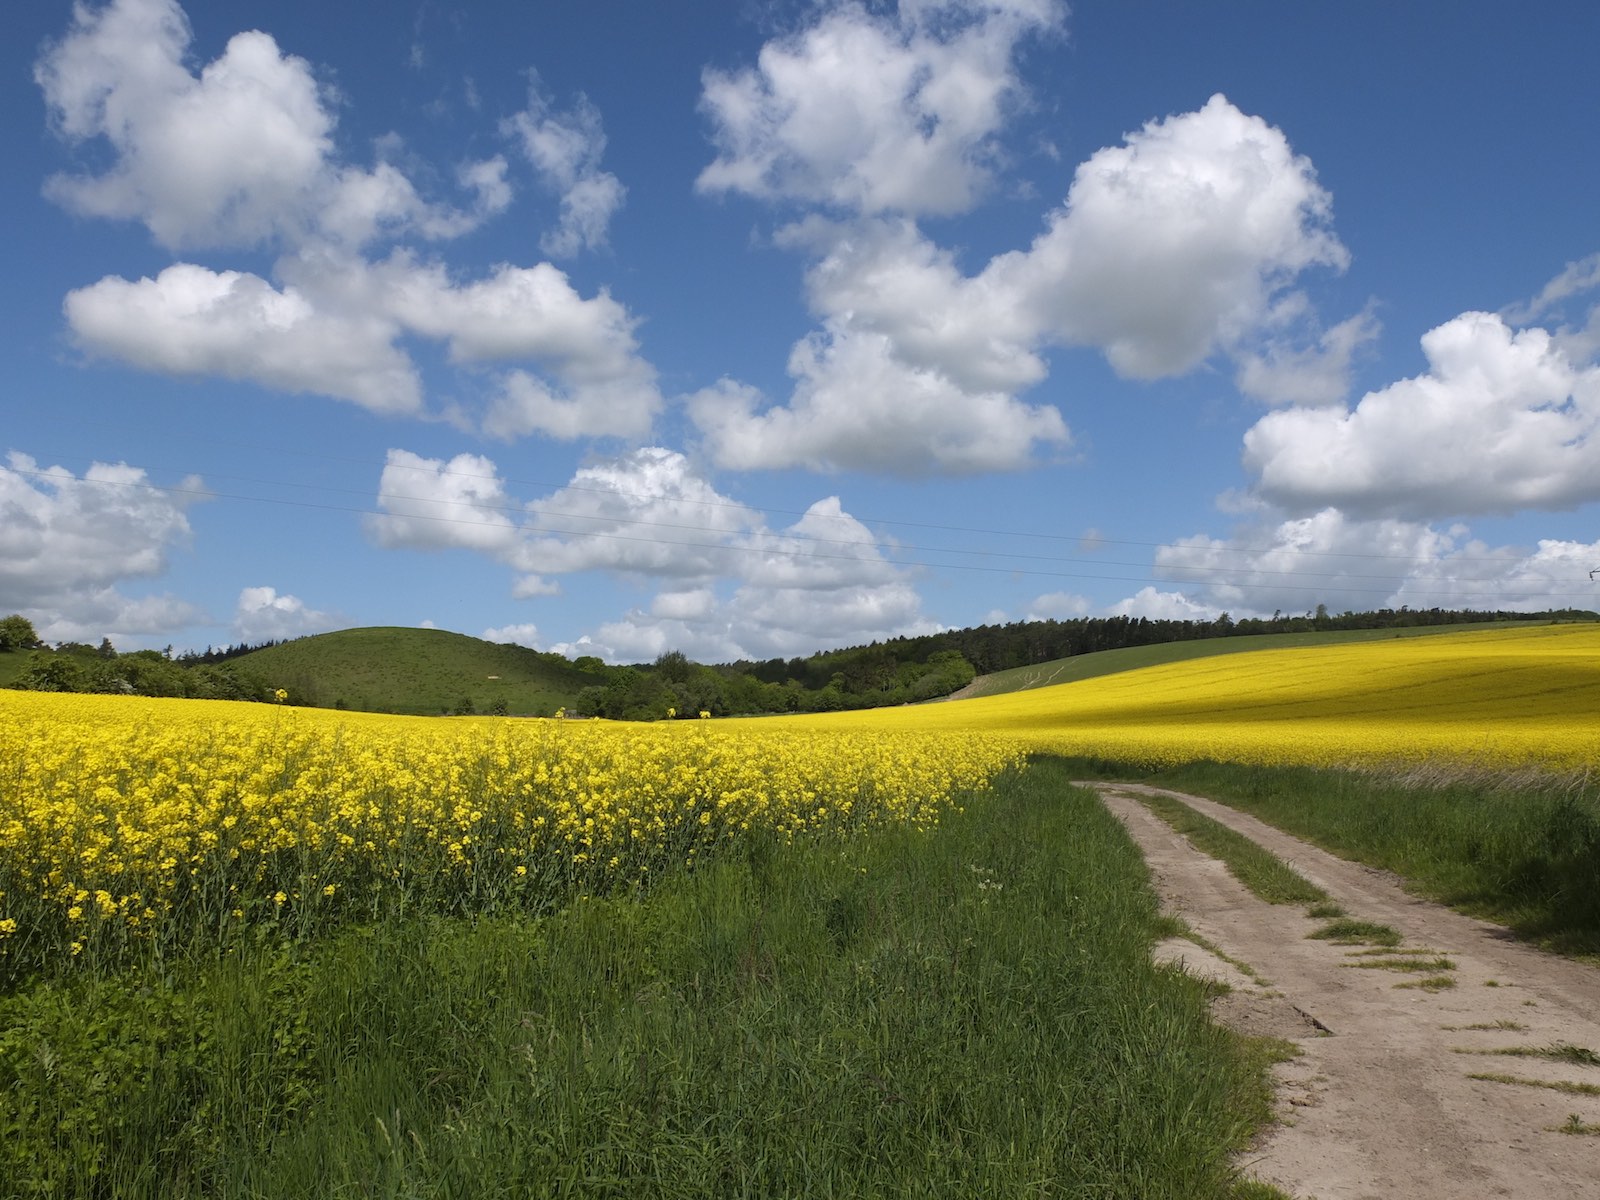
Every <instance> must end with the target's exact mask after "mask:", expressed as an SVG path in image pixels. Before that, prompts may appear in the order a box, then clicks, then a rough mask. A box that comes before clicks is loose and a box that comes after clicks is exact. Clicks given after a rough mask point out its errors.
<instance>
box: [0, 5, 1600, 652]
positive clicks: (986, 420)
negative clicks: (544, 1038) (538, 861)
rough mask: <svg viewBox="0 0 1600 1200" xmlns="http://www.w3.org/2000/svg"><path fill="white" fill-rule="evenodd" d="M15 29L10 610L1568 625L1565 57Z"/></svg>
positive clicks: (1482, 41) (533, 618) (1280, 20)
mask: <svg viewBox="0 0 1600 1200" xmlns="http://www.w3.org/2000/svg"><path fill="white" fill-rule="evenodd" d="M382 9H383V16H382V18H381V19H376V20H375V19H374V17H373V16H372V13H373V11H374V10H373V8H372V7H371V6H365V7H363V8H360V9H357V8H354V7H345V6H337V5H328V4H308V3H301V2H299V0H276V2H274V3H265V2H264V0H262V2H258V0H229V2H227V3H213V4H209V5H205V6H200V5H198V4H194V3H192V2H191V5H190V7H189V9H187V10H185V9H184V8H182V7H180V6H179V5H178V4H177V3H174V2H171V0H115V2H113V3H109V4H105V3H88V4H80V5H67V4H55V3H45V2H39V3H32V4H28V5H24V6H20V7H19V9H18V10H17V11H13V12H12V13H11V14H10V17H9V21H8V36H7V37H6V39H5V40H4V45H3V48H0V55H3V59H0V61H3V65H4V70H3V73H0V88H3V89H4V92H3V99H0V114H3V117H0V121H3V124H0V134H3V137H4V152H5V155H6V161H8V162H9V163H11V166H10V168H9V169H8V170H7V171H6V172H5V173H4V176H3V179H0V218H3V220H4V223H5V228H6V230H7V232H8V237H7V239H6V244H7V262H8V268H7V270H6V271H5V272H4V273H3V275H0V318H3V319H0V338H3V339H4V353H5V360H6V362H7V364H8V368H9V369H8V372H7V378H6V380H5V382H4V384H3V385H0V386H3V387H4V389H5V391H4V393H3V394H4V395H5V397H6V404H5V417H4V421H3V423H0V431H3V441H4V445H3V446H0V453H3V454H5V455H6V457H5V458H4V459H3V460H0V611H6V612H9V611H21V612H23V613H25V614H26V615H28V616H29V617H30V618H31V619H32V620H33V621H34V622H35V624H36V626H37V627H38V628H39V630H40V632H41V633H42V634H43V635H44V636H45V637H46V638H48V639H50V640H52V641H56V640H63V639H74V640H87V641H96V642H97V641H98V640H99V639H100V638H101V637H103V636H110V637H111V638H112V640H113V641H114V642H115V643H116V644H117V645H118V647H119V648H122V649H132V648H138V647H142V646H156V647H160V646H164V645H169V644H170V645H174V646H176V647H178V648H180V649H181V648H196V649H198V648H201V647H204V646H205V645H207V644H212V645H222V644H225V643H230V642H235V641H238V640H241V639H243V640H250V641H258V640H261V639H264V638H269V637H271V638H277V637H288V636H296V635H299V634H302V633H312V632H318V631H321V630H325V629H331V628H340V627H346V626H353V625H378V624H393V625H435V626H438V627H440V628H446V629H454V630H458V631H461V632H464V633H470V634H473V635H478V636H488V637H492V638H497V639H502V640H515V641H518V642H521V643H523V644H526V645H531V646H536V647H538V648H540V649H555V650H559V651H562V652H564V653H569V654H574V655H575V654H584V653H596V654H600V655H602V656H604V657H606V658H608V659H611V660H614V661H641V660H649V659H653V658H655V657H656V656H657V655H658V654H660V653H661V652H663V651H665V650H668V649H680V650H683V651H684V652H686V653H688V654H689V655H691V656H692V657H695V658H698V659H701V660H702V661H726V660H730V659H734V658H739V657H750V658H767V657H773V656H779V655H781V656H785V657H787V656H792V655H795V654H806V653H809V652H811V651H814V650H817V649H822V648H825V647H829V646H837V645H845V644H856V643H862V642H867V641H872V640H874V639H879V638H883V637H890V636H894V635H897V634H908V633H918V632H926V631H930V630H934V629H939V628H945V627H957V626H964V625H973V624H978V623H982V622H985V621H1010V620H1023V619H1028V618H1034V617H1046V616H1054V617H1069V616H1078V615H1094V614H1107V613H1117V612H1128V613H1133V614H1143V615H1149V616H1198V617H1210V616H1214V615H1216V614H1217V613H1220V612H1222V611H1228V612H1231V613H1232V614H1233V615H1234V616H1235V617H1239V616H1243V615H1246V614H1271V613H1272V612H1274V611H1278V610H1281V611H1284V612H1304V611H1308V610H1310V609H1312V608H1315V607H1316V606H1317V605H1318V604H1326V605H1327V606H1328V607H1329V608H1330V609H1333V610H1334V611H1342V610H1344V609H1347V608H1350V609H1365V608H1373V607H1379V606H1383V605H1394V606H1398V605H1401V604H1409V605H1411V606H1413V607H1428V606H1433V605H1446V606H1451V607H1470V608H1512V609H1526V608H1543V607H1548V606H1558V607H1559V606H1579V607H1596V606H1597V604H1596V593H1595V587H1596V585H1594V584H1591V583H1590V580H1589V571H1590V570H1592V569H1594V568H1596V567H1600V541H1597V539H1600V532H1597V531H1596V529H1595V528H1594V516H1595V514H1596V512H1597V505H1596V501H1597V500H1600V366H1597V360H1600V220H1597V218H1600V153H1597V150H1600V145H1597V142H1600V132H1597V131H1600V125H1597V123H1596V117H1597V115H1600V103H1597V102H1600V82H1597V78H1600V77H1597V76H1596V73H1595V72H1594V70H1593V68H1592V61H1591V59H1592V52H1593V47H1594V46H1596V45H1600V8H1597V7H1596V6H1595V5H1592V4H1589V3H1579V2H1573V3H1549V4H1544V5H1540V6H1538V8H1537V10H1530V11H1529V12H1528V13H1513V12H1511V11H1510V10H1507V9H1506V8H1505V7H1504V6H1503V5H1499V4H1490V3H1478V2H1476V0H1467V2H1456V0H1452V2H1448V3H1447V2H1439V3H1423V2H1417V3H1411V4H1406V5H1393V4H1388V3H1376V2H1372V3H1367V2H1362V0H1357V2H1354V3H1340V4H1333V3H1326V4H1324V3H1309V4H1282V3H1266V2H1262V3H1234V4H1225V5H1224V4H1218V5H1197V4H1192V3H1179V2H1176V0H1173V2H1170V3H1163V2H1156V0H1150V2H1139V3H1113V2H1112V0H1083V2H1082V3H1077V4H1074V5H1072V6H1071V7H1070V9H1069V8H1068V7H1067V6H1064V5H1061V4H1058V3H1053V2H1052V0H989V2H987V3H980V2H978V0H948V2H938V0H903V2H902V3H900V4H899V5H898V6H896V5H895V4H891V3H871V4H866V5H862V4H845V3H782V4H770V5H755V4H750V3H737V4H731V3H730V4H722V3H705V4H693V5H689V4H683V5H673V4H668V5H637V4H622V3H619V2H617V0H597V2H592V3H585V4H581V5H579V4H564V5H533V4H524V3H509V2H507V3H470V4H467V3H463V4H450V3H444V2H442V0H425V2H421V3H418V2H411V0H408V2H398V0H396V2H393V3H387V4H385V5H383V6H382Z"/></svg>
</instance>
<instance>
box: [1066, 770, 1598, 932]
mask: <svg viewBox="0 0 1600 1200" xmlns="http://www.w3.org/2000/svg"><path fill="white" fill-rule="evenodd" d="M1074 770H1075V771H1077V772H1078V777H1079V778H1084V777H1086V776H1087V775H1088V774H1089V773H1091V772H1098V773H1101V774H1104V775H1106V776H1109V777H1113V778H1115V777H1119V776H1120V777H1126V778H1139V779H1144V780H1146V781H1147V782H1150V783H1155V784H1159V785H1160V786H1162V787H1169V788H1174V789H1177V790H1180V791H1187V792H1194V793H1196V794H1198V795H1202V796H1207V797H1210V798H1212V799H1215V800H1219V801H1221V802H1223V803H1225V804H1228V805H1230V806H1232V807H1234V808H1237V809H1240V810H1242V811H1244V812H1248V813H1250V814H1251V815H1253V816H1256V817H1259V818H1260V819H1261V820H1263V821H1266V822H1267V823H1269V824H1271V825H1275V826H1277V827H1278V828H1279V829H1282V830H1285V831H1286V832H1288V833H1292V834H1294V835H1295V836H1297V837H1302V838H1305V839H1306V840H1307V841H1310V842H1313V843H1314V844H1316V845H1318V846H1321V847H1322V848H1323V849H1325V850H1328V851H1330V852H1332V853H1334V854H1337V855H1340V856H1341V857H1344V858H1348V859H1353V860H1355V861H1357V862H1362V863H1366V864H1368V865H1369V866H1374V867H1378V868H1381V869H1384V870H1389V871H1393V872H1395V873H1397V874H1399V875H1401V876H1403V877H1404V878H1405V880H1406V882H1407V886H1408V887H1409V888H1411V889H1412V890H1413V891H1415V892H1417V893H1419V894H1421V895H1424V896H1427V897H1429V898H1431V899H1434V900H1439V901H1441V902H1443V903H1446V904H1450V905H1453V906H1455V907H1457V908H1459V909H1461V910H1462V911H1465V912H1469V913H1472V914H1474V915H1476V916H1481V917H1487V918H1488V919H1490V920H1493V921H1498V922H1500V923H1502V924H1505V925H1508V926H1510V927H1511V929H1513V930H1514V931H1515V932H1516V933H1517V934H1519V935H1520V936H1522V937H1524V938H1527V939H1528V940H1530V941H1534V942H1536V943H1538V944H1540V945H1543V946H1544V947H1546V948H1547V949H1551V950H1555V951H1559V952H1562V953H1567V954H1577V955H1600V888H1596V887H1595V886H1594V880H1595V879H1597V878H1600V788H1597V787H1596V786H1595V785H1594V784H1591V783H1589V781H1587V780H1585V779H1571V778H1563V777H1543V778H1541V777H1537V776H1522V777H1499V778H1497V777H1495V776H1492V775H1488V774H1480V775H1478V776H1470V777H1461V778H1455V779H1451V778H1448V777H1436V778H1433V779H1419V778H1411V779H1407V778H1403V777H1400V776H1386V775H1379V774H1374V773H1366V772H1356V771H1333V770H1319V769H1315V768H1310V767H1245V766H1238V765H1234V764H1218V763H1195V764H1190V765H1188V766H1184V767H1178V768H1174V769H1172V770H1168V771H1163V772H1160V773H1157V774H1155V775H1149V774H1147V773H1144V772H1135V771H1130V770H1128V769H1127V768H1123V767H1118V766H1117V765H1115V764H1107V763H1100V762H1084V761H1078V762H1075V764H1074Z"/></svg>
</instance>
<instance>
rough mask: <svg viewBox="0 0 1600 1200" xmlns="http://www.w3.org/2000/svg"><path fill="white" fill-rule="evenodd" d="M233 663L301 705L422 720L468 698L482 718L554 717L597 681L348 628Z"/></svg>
mask: <svg viewBox="0 0 1600 1200" xmlns="http://www.w3.org/2000/svg"><path fill="white" fill-rule="evenodd" d="M231 661H232V664H233V665H234V666H235V667H236V668H237V669H238V670H239V671H240V672H242V673H245V674H248V675H251V676H253V677H255V678H257V679H260V680H261V681H262V682H264V683H266V684H267V685H268V686H270V687H282V688H286V689H288V690H290V691H291V692H293V693H294V695H295V699H296V700H297V701H298V702H301V703H308V704H317V705H322V706H324V707H334V706H335V705H336V704H338V703H339V702H341V701H342V702H343V704H344V706H345V707H348V708H355V709H365V710H369V711H374V712H396V713H418V714H423V715H437V714H439V713H441V712H454V711H455V710H456V708H457V707H458V706H459V705H460V703H461V701H462V700H463V699H470V700H471V701H472V703H473V707H474V709H475V710H476V711H477V712H480V713H487V712H489V711H491V710H492V709H493V708H494V706H495V704H496V703H497V702H500V701H503V702H504V703H505V705H506V708H507V710H508V711H509V712H510V713H511V714H512V715H524V716H526V715H534V716H549V715H551V714H553V713H554V712H555V710H556V709H557V708H561V707H565V706H568V705H571V704H572V702H573V701H574V700H575V699H576V697H577V695H578V693H579V692H580V691H582V690H583V689H584V688H585V687H589V686H591V685H594V684H596V683H598V682H599V680H598V679H596V678H595V677H594V676H592V675H587V674H585V673H584V672H582V671H580V670H578V669H577V668H576V667H574V666H573V665H572V664H571V663H569V662H567V661H566V660H565V659H563V658H562V657H561V656H560V655H552V654H542V653H540V652H538V651H535V650H529V649H527V648H525V647H523V646H510V645H501V644H500V643H497V642H485V641H481V640H479V639H478V638H473V637H467V636H466V635H464V634H459V633H448V632H446V631H444V630H442V629H405V628H395V627H375V628H368V629H345V630H341V631H339V632H337V633H321V634H317V635H315V636H313V637H305V638H298V639H296V640H294V641H292V642H284V643H282V644H281V645H277V646H268V647H267V648H266V649H264V650H256V651H253V652H252V653H250V654H245V655H242V656H240V657H239V658H236V659H233V660H231Z"/></svg>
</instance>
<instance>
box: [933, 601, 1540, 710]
mask: <svg viewBox="0 0 1600 1200" xmlns="http://www.w3.org/2000/svg"><path fill="white" fill-rule="evenodd" d="M1549 624H1551V622H1550V621H1548V620H1541V621H1485V622H1483V623H1482V624H1464V625H1420V626H1407V627H1404V628H1398V629H1337V630H1325V631H1321V632H1315V633H1262V634H1249V635H1245V636H1242V637H1241V636H1238V635H1235V636H1232V637H1216V638H1201V639H1199V640H1198V641H1188V642H1160V643H1157V644H1156V645H1153V646H1129V647H1126V648H1125V649H1121V650H1101V651H1099V652H1097V653H1095V654H1079V655H1075V656H1073V657H1072V658H1058V659H1056V660H1055V661H1053V662H1046V663H1036V664H1035V665H1033V666H1028V667H1013V668H1011V669H1010V670H1009V671H996V672H994V673H993V674H991V675H980V676H978V678H976V679H974V680H973V681H972V682H971V683H969V684H968V685H967V686H966V687H964V688H962V689H961V690H960V691H959V692H954V693H952V694H951V695H949V696H945V697H943V699H944V700H965V699H970V698H973V697H977V696H1001V695H1005V694H1006V693H1007V692H1023V691H1028V690H1029V689H1031V688H1041V687H1050V686H1051V685H1053V684H1057V683H1074V682H1076V681H1078V680H1080V679H1094V678H1096V677H1097V676H1100V675H1113V674H1116V673H1117V672H1119V671H1137V670H1138V669H1139V668H1141V667H1156V666H1162V665H1164V664H1166V663H1175V662H1187V661H1189V660H1190V659H1195V658H1209V657H1211V656H1212V655H1215V654H1244V653H1246V652H1248V651H1251V650H1288V649H1292V648H1298V647H1305V646H1336V645H1340V644H1342V643H1345V642H1378V641H1388V640H1390V639H1393V638H1410V637H1428V636H1437V635H1440V634H1447V633H1462V632H1468V631H1473V630H1486V629H1516V628H1526V627H1529V626H1537V625H1549ZM941 702H942V701H934V703H941Z"/></svg>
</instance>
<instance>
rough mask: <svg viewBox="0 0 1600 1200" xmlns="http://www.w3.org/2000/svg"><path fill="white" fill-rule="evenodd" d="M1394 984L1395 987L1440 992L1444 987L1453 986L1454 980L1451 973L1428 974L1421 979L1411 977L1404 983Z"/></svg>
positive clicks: (1454, 984)
mask: <svg viewBox="0 0 1600 1200" xmlns="http://www.w3.org/2000/svg"><path fill="white" fill-rule="evenodd" d="M1394 986H1395V987H1397V988H1414V989H1416V990H1418V991H1423V992H1442V991H1444V990H1445V989H1446V988H1453V987H1455V986H1456V980H1455V976H1453V975H1428V976H1425V977H1424V978H1422V979H1412V980H1410V981H1408V982H1405V983H1397V984H1395V985H1394Z"/></svg>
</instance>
